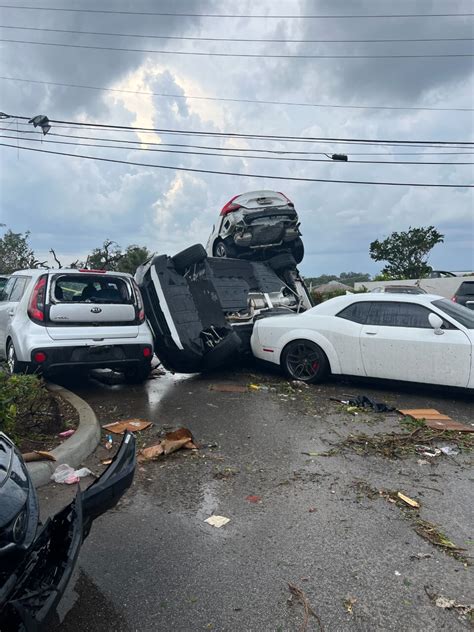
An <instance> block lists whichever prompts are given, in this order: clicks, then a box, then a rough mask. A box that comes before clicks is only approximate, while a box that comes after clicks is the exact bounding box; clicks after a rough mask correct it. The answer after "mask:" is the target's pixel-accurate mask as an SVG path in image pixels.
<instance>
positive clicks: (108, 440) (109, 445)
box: [104, 434, 113, 450]
mask: <svg viewBox="0 0 474 632" xmlns="http://www.w3.org/2000/svg"><path fill="white" fill-rule="evenodd" d="M112 443H113V441H112V435H110V434H109V435H107V436H106V438H105V445H104V448H105V449H106V450H110V449H111V448H112Z"/></svg>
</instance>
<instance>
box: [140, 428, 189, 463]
mask: <svg viewBox="0 0 474 632" xmlns="http://www.w3.org/2000/svg"><path fill="white" fill-rule="evenodd" d="M181 448H185V449H186V450H197V445H196V444H195V443H194V438H193V435H192V433H191V431H190V430H188V429H187V428H178V430H173V431H171V432H167V433H166V434H165V436H164V437H163V439H161V440H160V441H159V442H158V443H156V444H154V445H151V446H149V447H148V448H143V449H142V450H140V452H139V454H138V461H139V462H140V463H142V462H143V461H153V460H154V459H157V458H158V457H159V456H161V455H162V454H164V455H168V454H172V453H173V452H176V450H180V449H181Z"/></svg>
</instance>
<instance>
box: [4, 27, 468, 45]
mask: <svg viewBox="0 0 474 632" xmlns="http://www.w3.org/2000/svg"><path fill="white" fill-rule="evenodd" d="M0 29H14V30H19V31H41V32H42V33H71V34H75V35H100V36H102V35H105V36H108V37H138V38H141V39H163V40H179V41H189V42H245V43H250V42H252V43H255V44H267V43H273V44H375V43H389V42H390V43H395V42H472V41H473V40H474V37H417V38H383V39H278V38H257V39H255V38H245V37H194V36H182V35H154V34H146V35H144V34H143V33H110V32H104V31H76V30H74V29H52V28H41V27H38V26H18V25H10V24H0Z"/></svg>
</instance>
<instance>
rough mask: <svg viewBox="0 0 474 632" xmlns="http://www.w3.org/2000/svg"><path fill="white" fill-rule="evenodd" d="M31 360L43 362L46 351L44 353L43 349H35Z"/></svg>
mask: <svg viewBox="0 0 474 632" xmlns="http://www.w3.org/2000/svg"><path fill="white" fill-rule="evenodd" d="M33 360H34V361H35V362H37V363H38V364H43V362H46V353H44V351H37V352H36V353H35V355H34V356H33Z"/></svg>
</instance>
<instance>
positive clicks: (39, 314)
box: [28, 274, 48, 323]
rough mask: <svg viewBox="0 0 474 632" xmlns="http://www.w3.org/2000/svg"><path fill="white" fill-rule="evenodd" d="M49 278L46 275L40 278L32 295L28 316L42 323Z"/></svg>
mask: <svg viewBox="0 0 474 632" xmlns="http://www.w3.org/2000/svg"><path fill="white" fill-rule="evenodd" d="M47 281H48V277H47V275H46V274H43V275H42V276H40V278H39V279H38V280H37V281H36V283H35V287H34V288H33V292H32V293H31V298H30V302H29V304H28V316H29V317H30V318H31V320H34V321H36V322H39V323H42V322H44V303H45V297H46V283H47Z"/></svg>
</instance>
